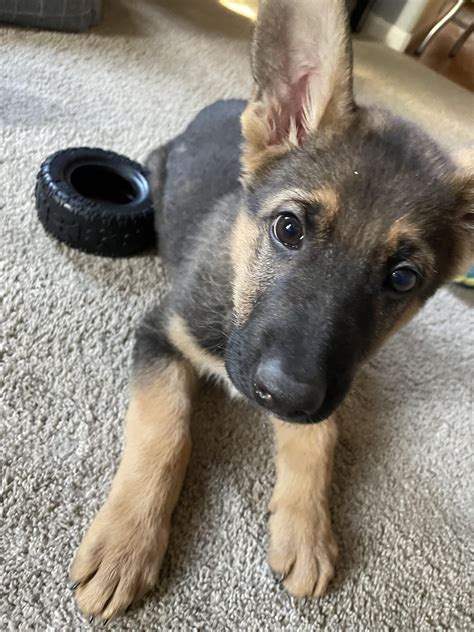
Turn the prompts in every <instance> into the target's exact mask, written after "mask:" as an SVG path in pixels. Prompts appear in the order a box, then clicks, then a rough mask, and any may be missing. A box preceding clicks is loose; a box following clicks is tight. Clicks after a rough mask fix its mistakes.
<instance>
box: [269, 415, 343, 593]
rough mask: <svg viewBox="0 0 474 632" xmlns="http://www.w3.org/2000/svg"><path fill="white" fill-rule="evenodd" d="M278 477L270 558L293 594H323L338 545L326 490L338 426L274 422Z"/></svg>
mask: <svg viewBox="0 0 474 632" xmlns="http://www.w3.org/2000/svg"><path fill="white" fill-rule="evenodd" d="M273 425H274V428H275V437H276V472H277V480H276V484H275V489H274V492H273V496H272V499H271V501H270V506H269V509H270V511H271V512H272V516H271V518H270V524H269V527H270V548H269V553H268V555H269V561H270V565H271V567H272V568H273V570H274V571H275V572H276V573H279V574H281V575H283V576H284V577H285V580H284V585H285V588H286V589H287V590H288V591H289V592H290V593H291V594H292V595H294V596H295V597H317V596H320V595H321V594H323V593H324V592H325V590H326V588H327V585H328V583H329V581H330V580H331V578H332V576H333V574H334V564H335V561H336V557H337V545H336V542H335V540H334V536H333V533H332V528H331V519H330V515H329V506H328V492H329V484H330V481H331V472H332V464H333V454H334V447H335V445H336V438H337V428H336V422H335V420H334V418H333V417H330V418H329V419H327V420H326V421H324V422H322V423H319V424H315V425H308V426H305V425H295V424H290V423H286V422H283V421H280V420H277V419H274V420H273Z"/></svg>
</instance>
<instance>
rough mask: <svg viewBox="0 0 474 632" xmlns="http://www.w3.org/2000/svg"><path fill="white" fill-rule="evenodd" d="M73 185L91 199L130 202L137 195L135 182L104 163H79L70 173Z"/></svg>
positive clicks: (113, 202) (112, 202)
mask: <svg viewBox="0 0 474 632" xmlns="http://www.w3.org/2000/svg"><path fill="white" fill-rule="evenodd" d="M69 177H70V182H71V185H72V186H73V187H74V188H75V189H76V191H77V192H78V193H80V195H82V196H83V197H86V198H89V199H90V200H99V201H101V202H109V203H111V204H129V203H130V202H132V201H133V200H134V199H135V198H136V197H137V190H136V188H135V187H134V185H133V183H132V182H130V181H129V180H127V179H126V178H125V177H124V176H122V175H121V174H120V173H118V172H117V171H114V170H113V169H110V168H109V167H104V166H103V165H93V164H92V165H79V166H78V167H75V168H74V169H73V170H72V171H71V174H70V176H69Z"/></svg>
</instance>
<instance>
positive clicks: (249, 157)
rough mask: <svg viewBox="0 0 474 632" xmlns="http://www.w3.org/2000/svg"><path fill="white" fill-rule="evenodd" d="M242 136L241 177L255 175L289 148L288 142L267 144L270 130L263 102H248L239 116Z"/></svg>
mask: <svg viewBox="0 0 474 632" xmlns="http://www.w3.org/2000/svg"><path fill="white" fill-rule="evenodd" d="M240 123H241V127H242V136H243V137H244V140H245V143H244V144H243V147H242V154H241V159H240V161H241V165H242V178H243V180H244V181H245V180H246V179H250V178H251V177H252V176H255V175H256V174H257V173H258V172H259V171H260V170H261V169H262V168H263V167H264V166H265V165H268V164H269V163H270V162H272V161H273V160H275V159H276V158H279V157H280V156H283V155H284V154H286V152H287V151H289V150H290V149H291V146H290V144H289V143H282V144H281V145H269V140H270V138H271V130H270V128H269V126H268V118H267V116H266V115H265V106H264V105H263V103H249V104H248V106H247V107H246V108H245V110H244V111H243V113H242V116H241V117H240Z"/></svg>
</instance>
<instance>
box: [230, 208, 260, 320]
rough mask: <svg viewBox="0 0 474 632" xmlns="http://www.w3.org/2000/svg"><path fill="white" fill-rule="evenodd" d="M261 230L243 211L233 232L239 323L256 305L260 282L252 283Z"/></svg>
mask: <svg viewBox="0 0 474 632" xmlns="http://www.w3.org/2000/svg"><path fill="white" fill-rule="evenodd" d="M258 236H259V230H258V226H257V225H256V223H255V221H254V220H252V219H251V218H250V216H249V215H248V213H246V212H245V211H243V210H241V211H240V213H239V216H238V217H237V220H236V222H235V224H234V228H233V231H232V241H231V259H232V264H233V267H234V281H233V296H234V310H235V315H236V318H237V320H238V321H239V322H244V321H245V320H246V318H247V317H248V316H249V314H250V312H251V311H252V309H253V306H254V305H255V300H256V298H257V292H258V289H259V283H258V280H257V279H255V280H254V282H253V283H252V282H250V278H249V277H250V275H251V272H252V269H253V268H254V265H255V259H256V254H257V246H258Z"/></svg>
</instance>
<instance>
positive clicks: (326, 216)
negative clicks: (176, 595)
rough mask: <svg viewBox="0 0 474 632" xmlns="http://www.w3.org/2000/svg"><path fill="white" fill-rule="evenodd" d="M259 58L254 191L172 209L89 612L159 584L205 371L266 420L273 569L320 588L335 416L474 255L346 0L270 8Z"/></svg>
mask: <svg viewBox="0 0 474 632" xmlns="http://www.w3.org/2000/svg"><path fill="white" fill-rule="evenodd" d="M252 61H253V64H252V67H253V74H254V78H255V90H254V92H253V96H252V98H251V99H250V101H249V102H248V104H247V107H246V108H245V111H244V112H243V114H242V117H241V127H242V136H243V139H244V142H243V147H242V154H241V186H240V187H239V188H237V189H236V191H234V192H233V193H231V194H229V195H227V196H226V197H225V198H224V199H223V200H220V201H216V204H214V205H213V206H207V205H206V206H205V207H204V206H202V207H199V208H196V207H193V208H192V209H179V208H176V210H175V214H174V216H172V215H173V214H169V215H166V214H163V213H158V218H157V225H158V234H159V235H160V237H161V238H162V241H161V244H162V248H161V255H162V257H163V259H164V262H165V264H166V266H167V271H168V273H169V277H170V279H171V287H170V290H169V295H168V297H167V299H166V301H165V303H164V304H163V303H162V304H161V305H160V307H159V308H156V309H154V310H152V312H151V313H150V314H148V315H147V316H146V317H145V319H144V321H143V324H142V325H141V326H140V327H139V329H138V332H137V337H136V346H135V354H134V370H133V380H132V387H131V401H130V406H129V409H128V413H127V423H126V436H125V448H124V453H123V457H122V461H121V463H120V466H119V468H118V471H117V474H116V476H115V479H114V481H113V485H112V489H111V492H110V496H109V498H108V500H107V501H106V503H105V504H104V506H103V507H102V509H101V510H100V511H99V513H98V514H97V517H96V518H95V520H94V521H93V523H92V525H91V527H90V529H89V531H88V533H87V535H86V536H85V538H84V540H83V542H82V544H81V546H80V548H79V550H78V552H77V554H76V557H75V560H74V562H73V565H72V571H71V575H72V580H73V581H74V588H75V589H76V598H77V602H78V605H79V607H80V609H81V610H82V611H83V612H84V613H85V614H87V615H89V616H92V617H99V618H102V619H109V618H111V617H115V616H117V615H119V614H121V613H122V612H124V611H125V610H126V609H127V608H128V606H129V605H130V604H131V603H132V602H133V601H134V600H136V599H138V598H140V597H141V596H142V595H143V594H144V593H146V592H147V591H148V590H150V588H152V587H153V586H154V585H155V584H156V582H157V580H158V574H159V570H160V565H161V562H162V559H163V555H164V553H165V550H166V546H167V543H168V537H169V532H170V519H171V514H172V512H173V509H174V507H175V505H176V501H177V499H178V495H179V492H180V488H181V485H182V482H183V478H184V473H185V469H186V464H187V462H188V459H189V454H190V450H191V439H190V429H189V420H190V414H191V396H192V392H193V389H194V385H195V383H196V381H197V376H198V375H207V376H217V377H218V378H219V379H221V380H222V381H223V382H224V383H225V384H226V385H227V386H228V387H229V390H230V391H231V393H234V394H235V393H238V394H239V395H240V396H242V397H243V398H245V399H246V400H248V401H249V402H251V403H252V404H254V405H256V406H258V407H260V408H261V409H262V410H263V411H265V412H266V413H267V414H268V415H270V416H271V418H272V421H273V425H274V429H275V434H276V473H277V479H276V485H275V489H274V492H273V496H272V498H271V501H270V507H269V508H270V512H271V517H270V521H269V529H270V549H269V562H270V565H271V567H272V569H273V570H274V571H275V572H276V573H277V574H279V575H281V576H282V577H283V578H284V585H285V587H286V589H287V590H288V591H289V592H290V593H291V594H292V595H294V596H296V597H319V596H320V595H322V594H323V593H324V591H325V590H326V587H327V585H328V583H329V581H330V579H331V578H332V576H333V573H334V564H335V560H336V555H337V546H336V542H335V539H334V536H333V533H332V529H331V520H330V516H329V510H328V489H329V483H330V478H331V468H332V460H333V451H334V446H335V443H336V422H335V415H334V413H335V410H336V409H337V407H338V406H339V404H340V403H341V402H342V400H343V399H344V397H345V396H346V394H347V392H348V390H349V388H350V386H351V381H352V379H353V376H354V374H355V372H356V370H357V368H358V367H359V366H360V364H361V363H362V362H363V361H364V360H366V359H367V358H368V357H369V356H370V354H372V353H373V352H374V351H375V350H376V349H377V348H378V347H379V346H380V344H381V343H382V342H383V341H384V340H385V339H386V338H387V336H389V335H390V334H391V333H393V332H394V331H396V330H397V329H398V328H399V327H400V326H401V325H403V324H404V323H406V322H407V321H408V320H409V319H410V318H411V317H412V316H413V315H414V314H415V313H416V312H417V311H418V310H419V308H420V307H421V306H422V305H423V303H424V302H425V301H426V300H427V299H428V298H429V297H430V296H431V295H432V294H433V293H434V292H435V291H436V290H437V288H439V286H440V285H441V284H442V283H444V282H446V281H447V280H449V279H451V278H452V277H453V276H454V275H455V274H457V273H458V272H459V270H460V269H462V267H463V266H464V265H466V261H467V259H469V258H470V257H471V256H472V232H471V229H472V220H473V198H474V186H473V177H472V172H471V173H469V172H468V167H466V165H463V164H461V163H460V162H459V161H458V160H457V159H456V158H455V157H453V156H451V155H448V154H447V153H446V152H445V151H444V150H442V149H441V148H440V147H438V146H437V145H436V144H435V143H434V142H433V141H432V140H431V139H430V138H428V136H427V135H426V134H425V133H424V132H422V131H421V130H420V129H418V128H416V127H415V126H414V125H413V124H411V123H408V122H407V121H404V120H401V119H400V118H398V117H395V116H393V115H392V114H390V113H389V112H386V111H383V110H380V109H376V108H364V107H359V106H357V105H356V103H355V102H354V96H353V91H352V51H351V41H350V34H349V30H348V19H347V13H346V9H345V4H344V2H343V0H266V1H265V0H264V1H263V2H262V3H261V8H260V15H259V19H258V22H257V26H256V29H255V37H254V41H253V55H252ZM155 158H156V156H155ZM155 158H154V157H153V156H152V158H151V161H150V167H151V169H152V170H154V171H155V172H156V169H157V168H158V167H157V164H156V162H154V160H155ZM152 180H156V173H154V174H152ZM204 186H206V183H204Z"/></svg>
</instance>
